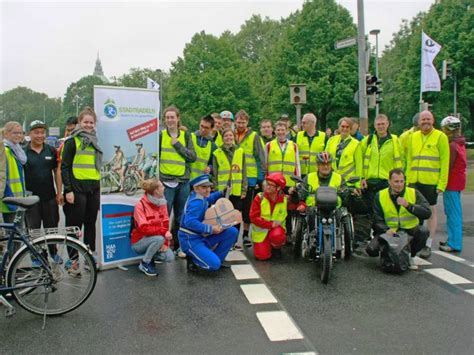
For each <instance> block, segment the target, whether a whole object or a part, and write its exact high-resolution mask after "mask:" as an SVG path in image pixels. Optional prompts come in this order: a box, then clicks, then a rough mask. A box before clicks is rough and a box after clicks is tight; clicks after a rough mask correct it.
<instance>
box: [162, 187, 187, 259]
mask: <svg viewBox="0 0 474 355" xmlns="http://www.w3.org/2000/svg"><path fill="white" fill-rule="evenodd" d="M188 196H189V182H180V183H179V184H178V186H176V187H175V188H171V187H168V186H166V185H165V198H166V202H167V207H168V215H171V210H173V213H174V219H173V226H172V228H171V233H172V234H173V240H174V250H177V249H178V248H179V239H178V228H179V224H180V223H181V216H182V215H183V210H184V205H185V204H186V200H187V199H188Z"/></svg>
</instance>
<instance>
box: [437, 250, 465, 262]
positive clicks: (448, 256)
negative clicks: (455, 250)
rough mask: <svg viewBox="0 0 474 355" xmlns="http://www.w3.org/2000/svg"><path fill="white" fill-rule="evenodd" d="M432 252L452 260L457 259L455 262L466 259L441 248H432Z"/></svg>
mask: <svg viewBox="0 0 474 355" xmlns="http://www.w3.org/2000/svg"><path fill="white" fill-rule="evenodd" d="M432 253H433V254H437V255H441V256H444V257H445V258H448V259H451V260H454V261H457V262H465V261H466V259H463V258H461V257H459V256H456V255H453V254H449V253H446V252H444V251H441V250H433V251H432Z"/></svg>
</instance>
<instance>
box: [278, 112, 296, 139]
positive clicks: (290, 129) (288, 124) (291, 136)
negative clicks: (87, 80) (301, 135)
mask: <svg viewBox="0 0 474 355" xmlns="http://www.w3.org/2000/svg"><path fill="white" fill-rule="evenodd" d="M278 121H280V122H284V123H285V124H286V129H287V136H286V137H287V138H288V139H291V140H293V139H294V138H295V137H296V134H297V133H298V132H297V131H296V129H295V127H293V126H292V124H291V120H290V116H289V115H288V114H287V113H283V114H282V115H281V116H280V119H279V120H278ZM298 129H299V127H298Z"/></svg>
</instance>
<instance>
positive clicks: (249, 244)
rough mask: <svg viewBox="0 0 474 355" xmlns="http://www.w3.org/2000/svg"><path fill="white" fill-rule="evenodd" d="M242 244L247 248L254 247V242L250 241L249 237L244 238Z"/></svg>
mask: <svg viewBox="0 0 474 355" xmlns="http://www.w3.org/2000/svg"><path fill="white" fill-rule="evenodd" d="M242 244H243V245H244V247H245V248H250V247H252V241H251V240H250V238H249V236H244V237H243V239H242Z"/></svg>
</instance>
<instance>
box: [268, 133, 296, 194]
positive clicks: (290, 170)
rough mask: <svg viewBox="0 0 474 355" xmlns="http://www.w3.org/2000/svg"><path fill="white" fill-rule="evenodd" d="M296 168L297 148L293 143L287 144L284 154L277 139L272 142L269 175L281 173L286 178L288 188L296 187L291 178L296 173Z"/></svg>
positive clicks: (269, 155)
mask: <svg viewBox="0 0 474 355" xmlns="http://www.w3.org/2000/svg"><path fill="white" fill-rule="evenodd" d="M295 167H296V146H295V143H294V142H293V141H288V142H287V143H286V148H285V150H284V151H283V152H282V150H281V148H280V143H279V142H278V140H277V139H274V140H272V141H271V142H270V151H269V153H268V173H274V172H281V173H282V174H283V175H284V176H285V180H286V186H295V184H296V183H295V182H294V181H293V180H292V179H291V176H292V175H294V173H295Z"/></svg>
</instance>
